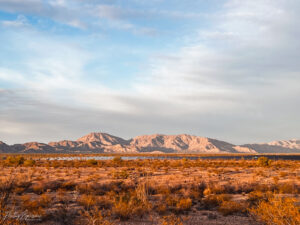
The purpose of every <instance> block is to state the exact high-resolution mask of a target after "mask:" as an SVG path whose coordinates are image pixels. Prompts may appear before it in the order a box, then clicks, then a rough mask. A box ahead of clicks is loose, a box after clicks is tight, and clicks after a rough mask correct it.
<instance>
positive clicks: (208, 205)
mask: <svg viewBox="0 0 300 225" xmlns="http://www.w3.org/2000/svg"><path fill="white" fill-rule="evenodd" d="M229 200H230V195H227V194H220V195H215V194H214V195H209V196H207V197H206V198H204V199H203V201H202V203H203V207H204V208H205V209H213V208H216V207H218V206H219V205H221V204H222V202H224V201H229Z"/></svg>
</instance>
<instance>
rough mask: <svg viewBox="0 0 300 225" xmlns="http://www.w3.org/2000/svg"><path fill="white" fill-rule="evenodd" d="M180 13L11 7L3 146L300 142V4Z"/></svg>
mask: <svg viewBox="0 0 300 225" xmlns="http://www.w3.org/2000/svg"><path fill="white" fill-rule="evenodd" d="M181 4H182V3H181V2H180V1H176V2H175V3H174V4H173V5H172V7H170V6H166V5H164V4H163V2H161V1H152V2H151V3H148V2H146V1H145V2H144V1H138V2H137V1H130V3H129V4H128V5H123V4H122V3H121V2H119V1H113V3H112V2H111V1H107V2H105V1H104V2H102V4H97V3H95V2H94V1H84V2H82V1H64V0H59V1H58V0H57V1H40V0H31V1H26V3H25V2H24V1H18V0H13V1H11V0H10V1H3V0H0V10H2V12H3V15H2V17H0V18H1V20H0V32H1V37H0V41H1V43H3V45H1V47H0V52H2V53H0V103H1V107H0V125H1V128H0V139H1V140H3V141H6V142H8V143H16V142H25V141H32V140H39V141H44V142H47V141H48V140H60V139H76V138H77V137H79V136H81V135H84V134H85V133H88V132H91V131H105V132H109V133H112V134H116V135H119V136H122V137H124V138H129V137H132V136H136V135H140V134H149V133H168V134H176V133H189V134H195V135H202V136H209V137H214V138H220V139H223V140H227V141H231V142H234V143H236V144H241V143H247V142H261V141H270V140H275V139H291V138H299V137H300V130H299V127H300V120H299V119H298V112H299V111H300V98H299V96H300V88H299V85H300V64H299V63H298V62H297V60H298V59H299V57H300V51H299V50H300V46H299V45H300V44H299V41H298V37H299V32H300V29H299V26H298V25H297V21H299V19H300V14H299V13H298V12H299V10H300V3H298V1H296V0H285V1H284V0H275V1H274V0H273V1H271V0H251V1H250V0H249V1H236V0H229V1H224V2H222V4H220V1H212V2H211V3H210V4H208V3H206V1H193V3H192V1H191V5H190V7H187V5H188V4H185V5H184V6H182V5H181ZM192 4H194V5H192ZM196 6H197V7H198V8H197V7H196ZM212 6H215V7H212ZM0 15H1V14H0Z"/></svg>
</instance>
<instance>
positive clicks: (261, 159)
mask: <svg viewBox="0 0 300 225" xmlns="http://www.w3.org/2000/svg"><path fill="white" fill-rule="evenodd" d="M271 161H272V160H270V159H268V158H267V157H259V158H258V159H257V165H258V166H264V167H266V166H270V165H271Z"/></svg>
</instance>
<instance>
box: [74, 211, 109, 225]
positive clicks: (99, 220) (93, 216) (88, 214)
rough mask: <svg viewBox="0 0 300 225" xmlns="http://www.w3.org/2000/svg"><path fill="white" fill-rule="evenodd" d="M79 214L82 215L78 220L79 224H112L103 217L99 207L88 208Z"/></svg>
mask: <svg viewBox="0 0 300 225" xmlns="http://www.w3.org/2000/svg"><path fill="white" fill-rule="evenodd" d="M81 215H82V216H83V217H84V218H83V219H81V220H80V222H79V224H85V225H113V223H112V222H110V221H109V220H107V219H105V217H104V216H103V214H102V212H101V210H100V209H98V208H97V207H94V208H92V209H90V210H84V211H81Z"/></svg>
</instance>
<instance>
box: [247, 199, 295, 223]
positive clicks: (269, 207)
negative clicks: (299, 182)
mask: <svg viewBox="0 0 300 225" xmlns="http://www.w3.org/2000/svg"><path fill="white" fill-rule="evenodd" d="M250 212H251V213H252V214H253V215H255V216H256V217H257V218H258V220H260V221H262V222H264V223H265V224H267V225H299V224H300V207H299V206H296V200H295V199H293V198H279V197H275V198H270V199H268V200H267V201H265V200H264V201H261V202H259V204H258V206H257V207H256V208H252V209H250Z"/></svg>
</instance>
